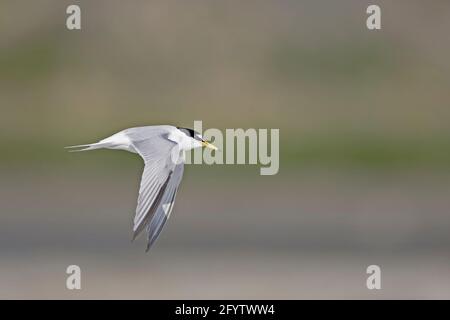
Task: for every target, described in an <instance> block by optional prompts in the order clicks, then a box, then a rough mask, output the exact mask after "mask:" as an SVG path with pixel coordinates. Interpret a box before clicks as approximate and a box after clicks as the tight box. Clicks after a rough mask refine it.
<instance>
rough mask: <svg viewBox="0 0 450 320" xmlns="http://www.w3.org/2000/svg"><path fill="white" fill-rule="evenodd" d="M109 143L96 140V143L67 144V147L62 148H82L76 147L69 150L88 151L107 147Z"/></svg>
mask: <svg viewBox="0 0 450 320" xmlns="http://www.w3.org/2000/svg"><path fill="white" fill-rule="evenodd" d="M110 145H111V143H104V142H97V143H90V144H80V145H77V146H68V147H64V148H65V149H75V148H82V149H77V150H69V152H79V151H89V150H95V149H101V148H107V147H109V146H110Z"/></svg>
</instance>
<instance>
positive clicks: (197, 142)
mask: <svg viewBox="0 0 450 320" xmlns="http://www.w3.org/2000/svg"><path fill="white" fill-rule="evenodd" d="M177 129H178V130H180V131H181V132H183V133H184V134H185V135H187V136H188V137H190V138H192V139H193V140H194V141H192V142H193V144H194V147H207V148H210V149H213V150H218V148H217V147H216V146H215V145H213V144H212V143H210V142H208V141H206V140H205V139H203V137H202V135H201V134H200V133H198V132H197V131H195V130H193V129H189V128H181V127H177Z"/></svg>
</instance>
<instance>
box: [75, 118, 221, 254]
mask: <svg viewBox="0 0 450 320" xmlns="http://www.w3.org/2000/svg"><path fill="white" fill-rule="evenodd" d="M199 147H207V148H211V149H213V150H218V149H217V147H216V146H214V145H213V144H211V143H209V142H208V141H206V140H204V139H203V137H202V135H201V134H200V133H198V132H196V131H194V130H192V129H188V128H181V127H174V126H170V125H162V126H146V127H136V128H129V129H125V130H123V131H120V132H118V133H116V134H113V135H112V136H110V137H108V138H105V139H103V140H100V141H99V142H96V143H91V144H82V145H77V146H70V147H66V148H76V149H74V150H71V151H88V150H95V149H118V150H126V151H129V152H133V153H137V154H138V155H140V156H141V157H142V159H143V160H144V170H143V173H142V178H141V184H140V187H139V197H138V200H137V208H136V215H135V217H134V225H133V240H134V239H135V238H136V237H137V236H138V235H139V234H140V233H141V231H142V230H144V228H145V229H146V230H147V234H148V238H147V239H148V242H147V249H146V251H148V250H149V249H150V247H151V246H152V245H153V243H154V242H155V241H156V239H157V238H158V236H159V234H160V232H161V230H162V229H163V227H164V224H165V223H166V221H167V219H169V216H170V213H171V211H172V209H173V204H174V202H175V196H176V194H177V190H178V186H179V185H180V182H181V178H182V176H183V169H184V162H185V161H184V160H185V157H184V156H185V151H188V150H191V149H193V148H199Z"/></svg>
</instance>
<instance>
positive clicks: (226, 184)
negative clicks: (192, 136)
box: [0, 0, 450, 299]
mask: <svg viewBox="0 0 450 320" xmlns="http://www.w3.org/2000/svg"><path fill="white" fill-rule="evenodd" d="M70 4H78V5H80V7H81V10H82V16H81V18H82V30H81V31H68V30H67V29H66V27H65V20H66V17H67V15H66V13H65V11H66V8H67V6H68V5H70ZM369 4H378V5H380V6H381V9H382V29H381V30H380V31H369V30H367V28H366V25H365V21H366V17H367V15H366V8H367V6H368V5H369ZM449 30H450V2H448V1H444V0H434V1H432V3H430V2H427V1H419V0H414V1H413V0H401V1H379V0H377V1H370V3H369V2H368V1H361V0H353V1H350V0H342V1H331V0H330V1H325V0H320V1H318V0H314V1H313V0H309V1H288V0H283V1H266V0H259V1H218V0H216V1H206V0H204V1H197V0H195V1H181V0H180V1H166V0H164V1H163V0H161V1H137V0H133V1H116V0H109V1H106V0H97V1H76V0H73V1H67V0H65V1H60V0H41V1H25V0H14V1H12V0H3V1H2V2H1V3H0V39H1V41H0V106H1V117H0V124H1V125H0V150H1V151H0V178H1V179H0V298H7V299H10V298H25V299H36V298H43V299H47V298H63V299H78V298H88V299H90V298H104V299H109V298H120V299H121V298H125V299H127V298H135V299H147V298H151V299H171V298H172V299H201V298H209V299H222V298H235V299H240V298H255V299H260V298H275V299H299V298H307V299H309V298H324V299H332V298H335V299H347V298H360V299H379V298H386V299H394V298H427V299H428V298H437V299H443V298H447V299H448V298H450V232H449V231H450V199H449V198H450V179H449V178H450V175H449V174H450V149H449V147H450V127H449V119H450V90H449V88H450V62H449V61H450V60H449V56H450V39H449ZM194 120H202V121H203V125H204V128H209V127H214V128H220V129H225V128H279V129H280V139H281V141H280V148H281V149H280V171H279V174H278V175H275V176H260V175H259V167H258V166H255V165H246V166H243V165H241V166H232V165H222V166H207V165H191V166H189V167H187V168H186V170H185V177H184V180H183V182H182V185H181V189H180V192H179V194H178V197H177V202H176V205H175V209H174V212H173V213H172V217H171V219H170V220H169V222H168V224H167V225H166V227H165V229H164V232H163V233H162V235H161V237H160V238H159V240H158V241H157V243H156V245H155V246H154V247H153V249H152V250H151V251H150V252H149V253H148V254H145V253H144V249H145V239H144V237H142V238H140V239H139V240H138V241H136V242H134V243H131V242H130V239H131V221H132V217H133V214H134V210H135V204H136V198H137V192H138V184H139V179H140V174H141V170H142V163H141V160H140V159H139V158H138V157H137V156H136V155H133V154H128V153H126V152H121V151H109V150H101V151H94V152H90V153H78V154H73V153H67V152H66V150H64V149H63V146H66V145H73V144H80V143H89V142H94V141H97V140H98V139H101V138H104V137H106V136H108V135H110V134H112V133H114V132H117V131H119V130H121V129H124V128H127V127H132V126H138V125H155V124H174V125H179V126H186V127H192V125H193V121H194ZM71 264H76V265H79V266H80V267H81V270H82V290H80V291H69V290H67V289H66V287H65V281H66V277H67V275H66V273H65V270H66V267H67V266H68V265H71ZM371 264H376V265H379V266H380V267H381V271H382V289H381V290H372V291H370V290H368V289H367V288H366V277H367V274H366V268H367V266H369V265H371Z"/></svg>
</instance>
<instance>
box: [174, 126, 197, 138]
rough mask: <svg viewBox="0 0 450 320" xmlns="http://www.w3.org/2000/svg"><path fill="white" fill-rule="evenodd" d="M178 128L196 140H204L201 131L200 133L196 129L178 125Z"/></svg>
mask: <svg viewBox="0 0 450 320" xmlns="http://www.w3.org/2000/svg"><path fill="white" fill-rule="evenodd" d="M177 129H178V130H180V131H181V132H183V133H184V134H185V135H187V136H188V137H191V138H193V139H195V140H199V141H202V139H201V138H200V133H198V132H197V131H195V130H193V129H189V128H182V127H177Z"/></svg>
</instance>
